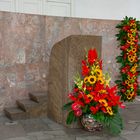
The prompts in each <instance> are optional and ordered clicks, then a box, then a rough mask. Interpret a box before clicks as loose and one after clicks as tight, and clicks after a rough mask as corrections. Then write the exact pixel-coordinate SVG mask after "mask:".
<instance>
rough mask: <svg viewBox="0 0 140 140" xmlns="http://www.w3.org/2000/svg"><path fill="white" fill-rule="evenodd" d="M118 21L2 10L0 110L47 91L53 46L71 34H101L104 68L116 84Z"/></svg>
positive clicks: (0, 27)
mask: <svg viewBox="0 0 140 140" xmlns="http://www.w3.org/2000/svg"><path fill="white" fill-rule="evenodd" d="M117 23H119V21H117V20H116V21H115V20H99V19H82V18H65V17H49V16H40V15H29V14H19V13H8V12H0V97H1V98H0V113H2V111H3V108H4V107H6V106H14V105H15V101H16V100H17V99H27V98H28V93H29V92H34V91H36V92H37V91H40V92H46V91H47V90H48V75H49V61H50V54H51V51H52V48H53V46H54V44H56V43H57V42H59V41H61V40H63V39H64V38H66V37H68V36H70V35H92V36H101V37H102V48H101V58H102V59H103V65H104V71H108V72H109V73H110V75H111V77H112V83H113V81H114V80H115V79H116V76H117V75H118V69H117V64H116V63H115V57H116V56H117V55H118V54H119V49H118V48H117V45H118V43H117V41H116V38H115V34H116V33H117V29H116V28H115V26H116V25H117ZM79 43H80V42H79ZM93 45H94V41H93ZM85 47H87V46H85Z"/></svg>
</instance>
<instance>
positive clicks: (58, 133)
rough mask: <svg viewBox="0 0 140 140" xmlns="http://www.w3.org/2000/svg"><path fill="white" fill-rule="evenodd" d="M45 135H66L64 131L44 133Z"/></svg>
mask: <svg viewBox="0 0 140 140" xmlns="http://www.w3.org/2000/svg"><path fill="white" fill-rule="evenodd" d="M43 133H44V134H45V135H54V136H64V135H66V133H65V131H63V130H54V131H44V132H43Z"/></svg>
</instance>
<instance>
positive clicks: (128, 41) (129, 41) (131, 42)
mask: <svg viewBox="0 0 140 140" xmlns="http://www.w3.org/2000/svg"><path fill="white" fill-rule="evenodd" d="M127 43H128V44H130V45H134V44H135V43H134V42H133V41H132V40H127Z"/></svg>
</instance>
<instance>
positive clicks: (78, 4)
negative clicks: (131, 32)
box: [0, 0, 140, 20]
mask: <svg viewBox="0 0 140 140" xmlns="http://www.w3.org/2000/svg"><path fill="white" fill-rule="evenodd" d="M0 11H11V12H21V13H32V14H43V15H54V16H73V17H83V18H94V19H95V18H97V19H119V20H120V19H123V17H125V16H133V17H136V18H137V19H139V20H140V0H0Z"/></svg>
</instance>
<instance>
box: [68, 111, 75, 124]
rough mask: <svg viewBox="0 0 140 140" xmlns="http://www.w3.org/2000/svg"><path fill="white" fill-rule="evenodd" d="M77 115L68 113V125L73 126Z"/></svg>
mask: <svg viewBox="0 0 140 140" xmlns="http://www.w3.org/2000/svg"><path fill="white" fill-rule="evenodd" d="M75 119H76V118H75V115H74V112H73V111H70V112H69V113H68V116H67V120H66V123H67V124H71V123H72V122H73V121H75Z"/></svg>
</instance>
